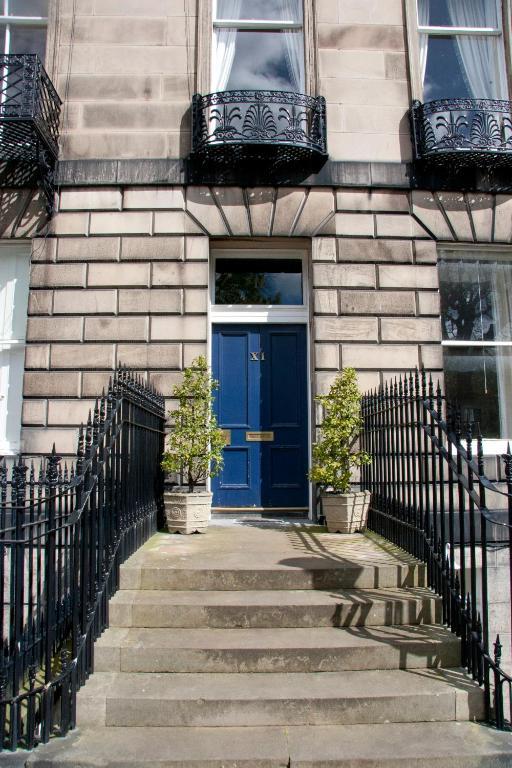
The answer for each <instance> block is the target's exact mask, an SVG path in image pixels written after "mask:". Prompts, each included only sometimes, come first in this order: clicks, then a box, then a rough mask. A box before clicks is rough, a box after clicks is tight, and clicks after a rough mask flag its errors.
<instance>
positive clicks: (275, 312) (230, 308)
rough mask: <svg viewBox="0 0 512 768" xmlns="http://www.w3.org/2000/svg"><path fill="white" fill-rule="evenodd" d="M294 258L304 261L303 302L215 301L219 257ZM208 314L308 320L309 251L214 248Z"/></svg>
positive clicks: (218, 318) (221, 319)
mask: <svg viewBox="0 0 512 768" xmlns="http://www.w3.org/2000/svg"><path fill="white" fill-rule="evenodd" d="M258 258H260V259H261V258H265V259H272V258H275V259H279V260H280V259H293V260H300V261H301V263H302V304H279V305H273V304H215V303H214V302H215V262H216V260H217V259H258ZM209 285H210V288H209V301H208V305H209V315H210V321H211V322H215V323H244V322H266V323H303V322H307V321H308V320H309V275H308V253H307V251H306V250H305V249H303V248H297V247H291V248H290V247H287V248H278V247H269V248H268V249H267V248H265V249H263V248H254V247H252V248H251V247H245V248H244V247H237V248H222V247H215V248H213V247H212V248H211V251H210V280H209Z"/></svg>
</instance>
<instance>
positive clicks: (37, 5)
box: [9, 0, 48, 16]
mask: <svg viewBox="0 0 512 768" xmlns="http://www.w3.org/2000/svg"><path fill="white" fill-rule="evenodd" d="M9 16H48V0H9Z"/></svg>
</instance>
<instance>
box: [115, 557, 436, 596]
mask: <svg viewBox="0 0 512 768" xmlns="http://www.w3.org/2000/svg"><path fill="white" fill-rule="evenodd" d="M311 559H312V558H304V559H302V558H297V559H293V560H292V564H291V565H289V566H287V565H286V564H283V565H281V566H279V567H278V566H275V567H272V566H269V567H266V568H261V567H257V566H256V567H244V566H241V567H238V568H229V569H228V568H224V567H215V568H190V567H187V568H185V567H183V568H180V567H175V566H171V565H169V566H165V564H162V565H159V566H157V567H151V566H139V565H136V564H135V565H134V564H128V565H123V566H122V567H121V575H120V588H121V589H150V590H169V589H171V590H179V591H182V590H194V591H196V590H208V591H212V590H214V591H219V590H229V591H233V590H235V591H237V590H274V589H276V590H283V589H285V590H288V589H293V590H295V589H301V590H302V589H389V588H391V589H394V588H396V587H399V588H405V587H426V586H427V572H426V567H425V566H424V565H423V563H417V562H413V563H399V562H396V563H394V564H389V565H388V564H386V563H382V564H379V565H370V564H361V565H355V564H353V563H346V564H344V565H342V564H341V562H340V561H337V560H329V559H326V560H325V561H324V560H322V559H321V558H314V561H315V562H314V564H313V563H311ZM301 562H303V563H304V565H303V566H301Z"/></svg>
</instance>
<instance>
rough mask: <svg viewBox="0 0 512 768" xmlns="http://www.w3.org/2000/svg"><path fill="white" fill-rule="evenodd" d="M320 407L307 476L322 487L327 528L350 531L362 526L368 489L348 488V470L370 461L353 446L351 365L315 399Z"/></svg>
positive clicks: (355, 420) (357, 402)
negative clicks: (320, 417)
mask: <svg viewBox="0 0 512 768" xmlns="http://www.w3.org/2000/svg"><path fill="white" fill-rule="evenodd" d="M315 399H316V400H317V402H319V403H320V404H321V406H322V410H323V421H322V424H321V425H320V428H319V431H320V440H319V441H318V442H317V443H315V444H314V446H313V466H312V469H311V472H310V478H311V480H313V482H315V483H317V484H318V485H319V486H320V487H321V488H322V509H323V512H324V515H325V520H326V525H327V530H328V531H330V532H332V533H334V532H340V533H354V532H355V531H360V530H362V529H363V528H364V527H365V526H366V521H367V517H368V508H369V506H370V493H369V491H358V492H352V491H351V485H350V481H351V476H352V470H353V469H354V468H355V467H361V466H363V465H364V464H368V463H369V462H370V457H369V456H368V454H367V453H366V452H365V451H361V450H359V449H358V447H357V443H358V440H359V435H360V432H361V427H362V416H361V393H360V391H359V388H358V385H357V375H356V372H355V370H354V369H353V368H344V369H343V370H342V371H341V373H339V374H338V376H337V377H336V379H335V380H334V382H333V384H332V386H331V388H330V390H329V393H328V394H327V395H319V396H318V397H317V398H315Z"/></svg>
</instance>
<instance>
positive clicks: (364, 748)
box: [26, 722, 512, 768]
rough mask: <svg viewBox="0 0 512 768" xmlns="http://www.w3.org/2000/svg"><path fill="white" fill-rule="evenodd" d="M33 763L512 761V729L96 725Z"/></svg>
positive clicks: (431, 765) (465, 765) (410, 766)
mask: <svg viewBox="0 0 512 768" xmlns="http://www.w3.org/2000/svg"><path fill="white" fill-rule="evenodd" d="M66 747H67V748H66V749H63V748H62V743H59V741H58V740H57V741H53V742H52V743H50V744H49V745H47V746H45V747H40V748H38V749H37V750H36V751H35V753H34V754H33V755H31V756H30V757H29V758H28V760H27V762H26V765H27V767H28V766H30V767H31V768H98V766H101V768H149V766H151V767H152V768H154V766H158V768H510V765H511V755H512V738H511V735H510V733H503V732H497V731H494V730H493V729H491V728H486V727H484V726H481V725H479V724H477V723H458V722H449V723H399V724H393V723H385V724H377V725H341V726H340V725H336V726H309V727H308V726H287V727H263V728H258V727H254V726H253V727H246V728H197V727H186V728H172V727H171V728H169V727H168V728H148V727H139V728H122V727H121V728H95V729H91V730H88V731H83V732H78V733H75V734H73V735H72V736H70V737H69V738H68V739H66Z"/></svg>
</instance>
